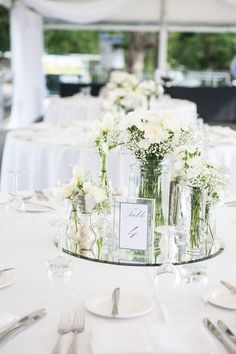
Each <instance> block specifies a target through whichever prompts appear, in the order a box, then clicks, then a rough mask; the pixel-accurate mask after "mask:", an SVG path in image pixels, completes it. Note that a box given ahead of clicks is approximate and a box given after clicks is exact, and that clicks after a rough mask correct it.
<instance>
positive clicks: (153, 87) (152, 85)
mask: <svg viewBox="0 0 236 354" xmlns="http://www.w3.org/2000/svg"><path fill="white" fill-rule="evenodd" d="M138 90H139V92H140V93H141V94H142V95H143V96H145V97H146V100H147V109H150V102H151V98H152V97H159V96H161V95H163V93H164V89H163V86H162V85H160V84H157V83H156V82H155V81H152V80H145V81H142V82H141V83H140V84H139V85H138Z"/></svg>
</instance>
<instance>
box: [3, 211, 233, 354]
mask: <svg viewBox="0 0 236 354" xmlns="http://www.w3.org/2000/svg"><path fill="white" fill-rule="evenodd" d="M0 209H1V214H0V215H1V219H0V222H1V235H2V236H1V238H0V259H1V268H4V267H9V266H13V267H15V269H16V282H15V283H14V284H13V285H11V286H9V287H6V288H2V289H0V297H1V301H0V313H1V312H9V313H11V314H15V315H19V316H21V315H25V314H27V313H29V312H31V311H33V310H35V309H38V308H46V309H47V315H46V317H45V318H44V319H42V320H41V321H39V322H38V323H37V324H34V325H33V326H32V327H30V328H29V329H27V330H25V331H24V332H22V333H21V334H19V335H17V336H16V337H15V338H13V339H12V340H10V341H9V342H8V343H6V344H5V345H4V346H2V347H1V348H0V353H4V354H32V353H33V354H42V353H51V351H52V348H53V346H54V344H55V342H56V340H57V338H58V335H57V332H56V330H57V327H58V323H59V318H60V314H61V313H62V312H63V311H65V310H69V309H71V308H72V307H73V308H75V307H76V306H78V305H79V304H84V302H85V301H86V300H87V299H88V298H89V297H90V296H101V294H105V293H107V294H111V292H112V290H113V288H115V287H117V286H119V287H120V289H121V291H128V292H136V293H145V294H146V296H147V297H148V298H149V299H151V300H153V301H154V307H153V310H152V311H151V312H150V313H149V314H146V315H144V316H142V317H137V318H135V319H127V320H113V319H106V318H101V317H98V316H95V315H93V314H91V313H88V312H86V327H85V332H84V333H82V334H80V335H79V338H78V339H79V340H78V353H79V354H90V350H89V337H90V333H91V331H93V330H94V328H98V327H99V329H100V331H101V330H102V329H103V326H104V328H106V326H107V325H109V326H111V328H113V329H114V331H117V329H118V326H120V325H125V324H126V325H135V324H137V325H144V326H145V327H146V328H147V329H150V330H155V325H157V324H167V326H168V325H171V324H177V328H179V331H181V328H182V326H185V324H188V325H189V326H190V325H191V324H193V323H195V324H199V326H201V327H202V328H203V325H202V319H203V317H204V316H207V317H209V318H210V319H211V320H212V321H214V322H215V321H216V320H217V319H222V320H224V321H225V322H226V323H227V324H228V325H229V326H230V327H231V328H232V330H236V319H235V312H234V311H229V310H224V309H220V308H217V307H214V306H212V305H210V304H206V303H204V301H203V299H202V295H203V294H205V293H206V292H207V291H208V290H209V289H211V288H212V287H215V286H216V285H218V284H219V280H220V279H225V280H228V281H231V282H233V283H235V284H236V274H235V266H236V261H235V235H234V234H235V232H236V224H235V210H236V209H235V207H224V209H222V210H221V211H220V217H218V218H217V221H218V225H217V235H218V237H220V238H222V239H223V240H224V242H225V245H226V248H225V250H224V251H223V253H222V254H221V255H219V256H217V257H216V258H212V259H210V260H208V261H205V262H204V265H205V266H206V267H207V273H208V285H207V286H204V285H203V284H198V283H195V284H185V285H184V286H183V288H181V289H179V291H180V292H179V293H178V292H177V291H172V292H171V291H170V292H169V297H167V298H165V299H163V302H162V306H160V304H159V303H158V301H157V300H156V297H155V294H154V290H153V282H152V280H151V277H150V270H148V268H145V267H132V266H116V265H107V264H101V263H94V262H90V261H86V260H82V259H77V258H74V257H70V256H68V255H65V257H68V258H70V259H72V261H73V275H72V277H71V279H70V280H69V281H67V282H66V281H65V282H64V284H62V283H63V281H61V282H60V281H58V282H54V281H52V280H49V279H48V277H47V269H46V261H47V260H48V259H50V258H52V257H54V256H55V254H56V249H55V246H54V245H53V238H54V236H55V233H56V228H55V227H53V226H51V225H52V224H51V221H52V220H54V219H55V218H56V217H57V215H55V214H54V213H53V212H50V213H41V214H40V213H38V214H37V213H25V214H20V213H18V214H15V215H9V214H7V213H6V212H4V208H3V206H1V207H0ZM153 271H155V269H154V268H152V270H151V272H153ZM166 314H168V316H166ZM112 326H113V327H112ZM167 328H168V327H167ZM172 333H173V332H172ZM104 335H105V333H104ZM197 335H198V334H197V333H196V338H197ZM207 335H208V334H207ZM177 337H178V332H177V333H176V335H172V336H171V338H169V339H168V338H167V341H168V340H171V341H172V342H173V343H174V342H175V341H177ZM194 337H195V336H194V335H192V340H193V341H194ZM70 338H71V336H70V335H67V336H66V337H65V338H63V347H64V348H66V347H67V346H68V344H69V340H70ZM107 340H109V338H108V339H107ZM209 340H212V341H213V343H214V345H216V346H217V347H218V351H213V353H215V354H226V351H225V349H224V348H223V347H222V346H221V344H219V343H218V342H217V341H216V340H215V339H214V338H213V337H212V336H211V335H210V334H209ZM210 349H212V348H209V350H208V352H210ZM65 353H66V351H63V352H62V354H65ZM174 353H175V354H176V351H175V352H174ZM174 353H173V354H174ZM111 354H112V353H111Z"/></svg>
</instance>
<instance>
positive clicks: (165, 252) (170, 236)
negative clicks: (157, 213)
mask: <svg viewBox="0 0 236 354" xmlns="http://www.w3.org/2000/svg"><path fill="white" fill-rule="evenodd" d="M156 231H157V232H158V233H160V234H161V239H160V243H159V245H160V250H161V256H160V258H161V261H162V264H161V265H160V266H159V267H158V269H157V271H156V274H155V278H154V282H155V287H156V289H157V290H158V288H160V287H162V286H164V287H167V289H168V288H171V287H175V286H176V285H178V284H179V282H180V273H179V271H178V270H177V267H176V266H175V265H174V264H173V263H174V261H175V257H176V255H177V253H178V249H177V246H176V243H175V232H176V228H175V226H172V225H163V226H158V227H157V228H156Z"/></svg>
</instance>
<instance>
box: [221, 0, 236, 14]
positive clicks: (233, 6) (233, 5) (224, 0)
mask: <svg viewBox="0 0 236 354" xmlns="http://www.w3.org/2000/svg"><path fill="white" fill-rule="evenodd" d="M218 1H219V2H220V3H221V4H223V5H225V6H226V7H228V8H229V9H230V10H234V11H235V12H236V0H218Z"/></svg>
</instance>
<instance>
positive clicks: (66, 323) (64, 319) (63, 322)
mask: <svg viewBox="0 0 236 354" xmlns="http://www.w3.org/2000/svg"><path fill="white" fill-rule="evenodd" d="M71 328H72V327H71V317H70V315H68V314H62V315H61V319H60V323H59V326H58V330H57V332H58V334H59V337H58V339H57V342H56V344H55V347H54V348H53V351H52V354H60V350H61V338H62V336H63V335H64V334H67V333H69V332H70V331H71Z"/></svg>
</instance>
